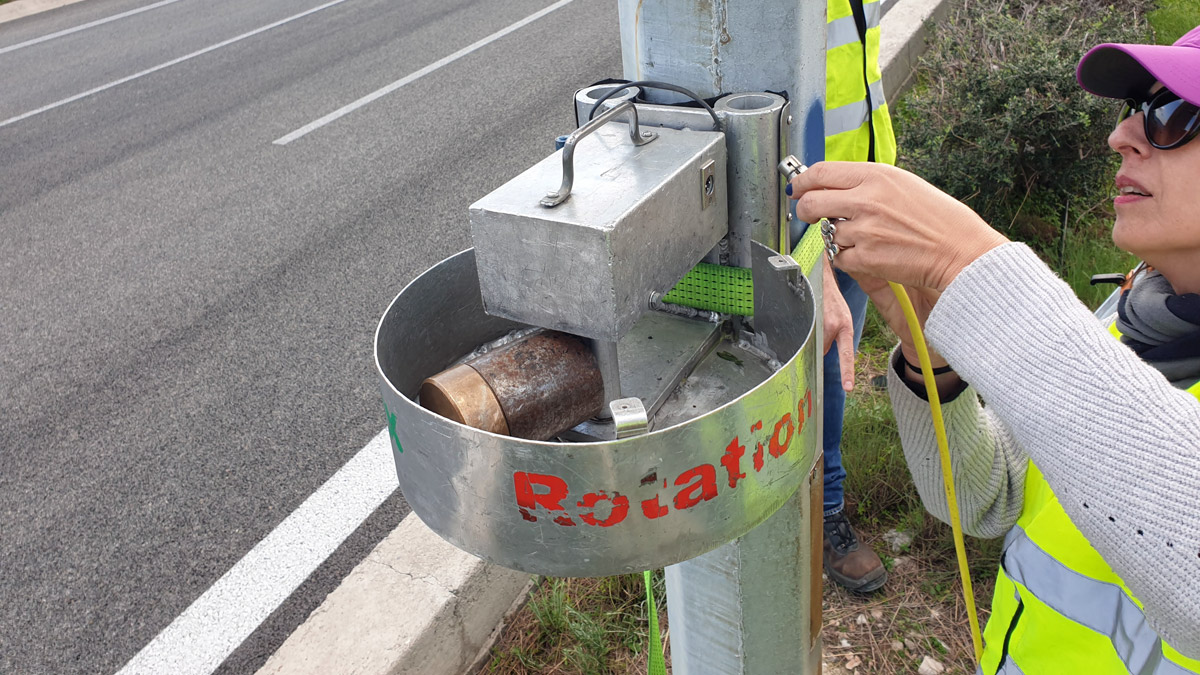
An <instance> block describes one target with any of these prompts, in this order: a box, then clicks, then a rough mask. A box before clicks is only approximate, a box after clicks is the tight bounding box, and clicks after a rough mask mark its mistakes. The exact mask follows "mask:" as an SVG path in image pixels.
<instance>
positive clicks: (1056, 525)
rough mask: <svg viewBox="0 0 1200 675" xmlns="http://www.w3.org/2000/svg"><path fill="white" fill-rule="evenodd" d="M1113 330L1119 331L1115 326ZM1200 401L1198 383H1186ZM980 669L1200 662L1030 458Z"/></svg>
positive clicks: (1159, 670) (1098, 668)
mask: <svg viewBox="0 0 1200 675" xmlns="http://www.w3.org/2000/svg"><path fill="white" fill-rule="evenodd" d="M1109 330H1110V332H1112V333H1113V334H1114V335H1117V336H1119V335H1120V333H1118V332H1117V330H1116V323H1115V322H1114V323H1113V324H1112V325H1111V326H1110V328H1109ZM1188 393H1190V394H1192V395H1193V396H1195V397H1196V398H1198V399H1200V383H1197V384H1195V385H1193V386H1192V387H1191V388H1189V389H1188ZM1000 560H1001V563H1000V573H999V574H998V575H997V577H996V590H995V594H994V595H993V597H992V616H991V618H990V619H988V624H987V628H986V629H985V630H984V632H983V637H984V640H985V642H986V647H985V648H984V650H983V660H982V663H981V664H980V670H981V672H983V673H986V674H987V675H992V673H1004V674H1005V675H1011V674H1013V673H1024V674H1025V675H1038V674H1039V673H1054V674H1056V675H1057V674H1058V673H1084V674H1086V675H1110V674H1112V675H1117V674H1118V673H1119V674H1120V675H1126V674H1127V673H1138V674H1139V675H1167V674H1170V675H1183V674H1184V673H1200V660H1197V659H1189V658H1187V657H1185V656H1183V655H1182V654H1180V653H1179V652H1178V651H1176V650H1175V649H1173V648H1172V647H1171V645H1169V644H1167V643H1166V642H1164V641H1163V640H1162V638H1160V637H1159V636H1158V634H1157V633H1155V632H1154V630H1153V629H1152V628H1150V626H1149V624H1148V623H1146V617H1145V615H1144V614H1143V613H1142V604H1141V603H1140V602H1138V599H1137V598H1136V597H1134V595H1133V593H1131V592H1130V591H1129V588H1128V587H1126V586H1125V582H1123V581H1122V580H1121V578H1120V577H1119V576H1117V574H1116V573H1115V572H1113V570H1112V568H1111V567H1110V566H1109V565H1108V563H1107V562H1105V560H1104V558H1102V557H1101V556H1100V554H1099V553H1097V552H1096V549H1095V548H1093V547H1092V545H1091V543H1090V542H1088V540H1087V538H1086V537H1085V536H1084V535H1083V533H1082V532H1080V531H1079V528H1077V527H1075V524H1074V523H1072V522H1071V519H1070V517H1069V516H1068V515H1067V512H1066V511H1064V510H1063V508H1062V505H1060V504H1059V502H1058V497H1056V496H1055V495H1054V491H1053V490H1052V489H1051V488H1050V485H1049V484H1048V483H1047V482H1046V479H1045V478H1044V477H1043V476H1042V473H1041V471H1039V470H1038V468H1037V466H1035V465H1034V464H1033V462H1032V461H1031V462H1030V463H1029V467H1028V471H1027V473H1026V474H1025V503H1024V508H1023V509H1022V511H1021V517H1020V518H1019V519H1018V520H1017V524H1016V525H1015V526H1013V528H1012V530H1010V531H1009V533H1008V535H1007V536H1006V537H1005V541H1004V554H1003V556H1002V557H1001V559H1000Z"/></svg>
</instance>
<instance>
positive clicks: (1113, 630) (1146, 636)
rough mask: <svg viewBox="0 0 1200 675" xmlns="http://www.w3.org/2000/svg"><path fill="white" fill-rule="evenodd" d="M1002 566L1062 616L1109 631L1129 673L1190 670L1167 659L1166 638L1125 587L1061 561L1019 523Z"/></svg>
mask: <svg viewBox="0 0 1200 675" xmlns="http://www.w3.org/2000/svg"><path fill="white" fill-rule="evenodd" d="M1004 571H1005V573H1006V574H1007V575H1008V578H1009V579H1011V580H1012V581H1014V582H1016V583H1018V584H1020V585H1022V586H1024V587H1025V588H1026V589H1028V590H1029V592H1030V593H1032V594H1034V595H1035V596H1037V599H1038V600H1040V601H1042V602H1044V603H1045V604H1046V605H1047V606H1049V607H1050V608H1051V609H1053V610H1054V611H1056V612H1058V613H1059V614H1061V615H1062V616H1063V617H1064V618H1067V619H1070V620H1072V621H1074V622H1076V623H1078V624H1081V625H1083V626H1087V627H1088V628H1090V629H1092V630H1094V631H1096V632H1097V633H1099V634H1101V635H1104V636H1106V637H1107V638H1108V639H1109V641H1110V642H1111V643H1112V646H1113V649H1114V650H1115V651H1116V653H1117V656H1118V657H1119V658H1120V659H1121V661H1122V662H1123V663H1124V664H1125V667H1126V668H1127V669H1128V670H1129V672H1131V673H1145V674H1146V675H1150V674H1152V673H1153V674H1154V675H1183V674H1185V673H1188V672H1189V671H1187V670H1185V669H1184V668H1183V667H1182V666H1179V665H1177V664H1174V663H1171V662H1170V661H1168V660H1166V659H1165V658H1163V643H1162V640H1161V639H1160V638H1159V637H1158V634H1157V633H1155V632H1154V629H1153V628H1151V627H1150V624H1148V623H1146V617H1145V615H1144V614H1142V609H1141V608H1140V607H1138V606H1137V603H1135V602H1134V601H1133V599H1132V598H1130V597H1129V596H1128V595H1127V594H1126V593H1125V591H1124V590H1123V589H1122V587H1121V586H1119V585H1117V584H1110V583H1105V582H1102V581H1097V580H1095V579H1092V578H1090V577H1087V576H1084V575H1082V574H1080V573H1078V572H1076V571H1074V570H1072V569H1071V568H1069V567H1067V566H1066V565H1063V564H1062V563H1060V562H1059V561H1058V560H1055V559H1054V557H1053V556H1051V555H1050V554H1048V553H1046V552H1045V551H1043V550H1042V549H1041V548H1040V547H1039V546H1038V545H1037V544H1035V543H1034V542H1033V540H1032V539H1030V538H1029V536H1028V535H1027V534H1026V533H1025V530H1023V529H1022V528H1021V527H1019V526H1018V527H1014V528H1013V529H1012V530H1011V531H1009V533H1008V536H1007V537H1005V544H1004ZM1001 672H1004V671H1003V670H1001Z"/></svg>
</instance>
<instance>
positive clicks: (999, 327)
mask: <svg viewBox="0 0 1200 675" xmlns="http://www.w3.org/2000/svg"><path fill="white" fill-rule="evenodd" d="M926 337H927V339H928V340H929V343H930V345H932V346H933V347H934V348H935V349H937V350H938V351H939V352H940V353H941V354H942V355H943V356H945V357H946V360H947V361H949V362H950V364H951V365H953V366H954V368H955V370H956V372H958V373H959V374H960V375H961V376H962V378H963V379H964V380H965V381H967V382H969V383H970V384H971V386H970V387H968V388H967V389H966V390H965V391H964V392H963V393H962V394H960V395H959V396H958V397H957V398H955V399H954V400H953V401H951V402H950V403H948V404H945V405H944V406H943V412H944V415H945V419H946V432H947V436H948V438H949V441H950V451H951V468H952V469H953V474H954V480H955V485H956V488H957V494H958V501H959V508H960V510H961V516H962V523H963V528H964V530H965V531H966V532H967V533H968V534H971V535H974V536H979V537H999V536H1002V535H1004V534H1005V533H1006V532H1007V531H1008V529H1009V528H1011V527H1012V526H1013V524H1014V523H1015V522H1016V520H1017V517H1018V516H1019V515H1020V512H1021V503H1022V496H1023V489H1024V483H1025V469H1026V466H1027V460H1028V459H1032V460H1033V461H1034V463H1036V464H1037V466H1038V468H1039V469H1040V470H1041V471H1042V473H1043V475H1044V476H1045V477H1046V481H1047V482H1049V483H1050V486H1051V487H1052V488H1053V489H1054V492H1055V494H1056V495H1057V496H1058V498H1059V501H1060V502H1061V504H1062V506H1063V508H1064V509H1065V510H1066V512H1067V514H1068V515H1069V516H1070V517H1071V520H1072V521H1073V522H1074V523H1075V525H1076V527H1078V528H1079V529H1080V531H1082V532H1083V534H1084V535H1085V536H1086V537H1087V538H1088V541H1090V542H1091V543H1092V545H1093V546H1094V547H1095V548H1096V550H1097V551H1098V552H1099V553H1100V554H1101V555H1102V556H1103V557H1104V559H1105V560H1106V561H1108V563H1109V565H1111V566H1112V568H1113V570H1114V571H1115V572H1116V573H1117V574H1118V575H1120V577H1121V578H1122V579H1123V580H1124V581H1125V584H1126V585H1127V586H1128V587H1129V589H1130V590H1131V591H1133V593H1134V595H1136V596H1137V598H1138V599H1139V600H1140V601H1141V602H1142V603H1143V604H1144V609H1145V614H1146V618H1147V620H1148V621H1149V623H1150V625H1151V626H1152V627H1153V628H1154V630H1155V631H1157V632H1158V634H1159V635H1160V636H1161V637H1162V638H1163V639H1164V640H1166V641H1167V642H1168V643H1169V644H1171V645H1172V646H1174V647H1175V648H1176V649H1178V650H1179V651H1180V652H1182V653H1183V654H1185V655H1187V656H1189V657H1192V658H1200V401H1197V400H1196V398H1195V397H1193V396H1191V395H1190V394H1188V393H1187V392H1185V391H1181V390H1179V389H1175V388H1173V387H1172V386H1171V385H1170V384H1169V383H1168V382H1167V380H1166V379H1165V378H1164V377H1163V376H1162V375H1160V374H1159V373H1158V371H1156V370H1154V368H1152V367H1150V366H1148V365H1146V364H1145V363H1143V362H1142V361H1141V360H1140V359H1139V358H1138V357H1137V355H1135V354H1134V353H1133V352H1132V351H1130V350H1129V349H1128V348H1126V347H1125V346H1124V345H1122V344H1121V343H1120V342H1119V341H1118V340H1116V339H1114V338H1113V336H1112V335H1111V334H1109V332H1108V331H1107V330H1106V328H1105V327H1104V326H1103V325H1101V324H1100V322H1099V321H1097V320H1096V319H1095V318H1094V317H1093V316H1092V314H1091V313H1090V312H1089V311H1088V309H1087V308H1086V307H1084V305H1083V304H1082V303H1080V302H1079V300H1078V299H1076V297H1075V296H1074V294H1073V293H1072V292H1071V290H1070V288H1069V287H1068V286H1067V285H1066V284H1065V283H1063V282H1062V281H1061V280H1059V279H1058V278H1057V277H1055V276H1054V273H1053V272H1051V271H1050V269H1049V268H1047V267H1046V266H1045V265H1044V264H1042V262H1041V261H1040V260H1038V258H1037V256H1035V255H1034V253H1033V252H1032V251H1031V250H1030V249H1029V248H1028V247H1026V246H1025V245H1023V244H1017V243H1010V244H1005V245H1003V246H1000V247H998V248H996V249H993V250H992V251H990V252H988V253H987V254H986V255H984V256H983V257H981V258H979V259H978V260H976V261H975V262H974V263H972V264H971V265H970V266H969V267H967V268H966V269H965V270H963V271H962V272H961V273H960V274H959V275H958V277H957V278H956V279H955V280H954V282H953V283H951V284H950V286H949V287H948V288H947V289H946V292H945V293H944V294H943V295H942V297H941V299H940V300H939V301H938V303H937V305H936V306H935V307H934V310H933V312H932V314H931V315H930V317H929V321H928V323H927V325H926ZM889 373H890V374H889V382H888V391H889V392H891V398H892V406H893V408H894V410H895V413H896V421H897V424H898V426H899V429H900V436H901V439H902V442H903V445H904V455H905V458H906V459H907V461H908V466H909V469H910V470H911V471H912V475H913V480H914V482H915V483H916V486H917V490H918V491H919V492H920V494H921V499H922V500H923V501H924V502H925V505H926V507H927V508H928V509H929V510H930V512H931V513H933V514H934V515H935V516H936V517H938V518H939V519H941V520H942V521H948V519H949V516H948V509H947V506H946V498H945V495H944V492H943V488H942V475H941V462H940V460H939V459H938V451H937V444H936V442H935V440H934V433H933V426H932V423H931V421H930V415H929V404H928V403H926V402H925V401H924V400H923V399H922V398H921V397H919V396H917V395H915V394H913V393H912V391H910V390H909V389H908V387H907V386H905V385H904V384H903V383H902V382H901V380H900V378H899V376H898V375H897V374H896V372H895V371H894V369H889ZM981 398H982V399H983V400H984V401H986V402H987V405H986V406H984V405H982V404H981V403H980V399H981ZM1084 502H1087V503H1088V505H1089V507H1090V508H1087V509H1085V508H1083V507H1082V504H1083V503H1084ZM1139 530H1140V531H1141V532H1142V533H1143V534H1140V535H1139V533H1138V532H1139Z"/></svg>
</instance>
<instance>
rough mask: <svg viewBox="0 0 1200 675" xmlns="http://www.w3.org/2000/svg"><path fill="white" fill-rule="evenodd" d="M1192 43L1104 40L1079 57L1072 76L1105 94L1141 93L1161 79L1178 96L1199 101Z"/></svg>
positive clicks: (1199, 79) (1199, 53)
mask: <svg viewBox="0 0 1200 675" xmlns="http://www.w3.org/2000/svg"><path fill="white" fill-rule="evenodd" d="M1198 56H1200V50H1198V49H1196V48H1195V47H1190V46H1188V47H1184V46H1175V45H1170V46H1168V45H1132V44H1113V43H1106V44H1102V45H1097V46H1095V47H1092V48H1091V49H1090V50H1088V52H1087V53H1086V54H1084V55H1083V58H1082V59H1080V60H1079V67H1078V68H1077V69H1076V70H1075V78H1076V79H1077V80H1078V81H1079V85H1080V86H1081V87H1083V88H1084V89H1086V90H1088V91H1090V92H1092V93H1093V94H1096V95H1097V96H1105V97H1108V98H1137V97H1140V96H1144V95H1145V94H1146V93H1147V92H1149V91H1150V88H1151V87H1153V86H1154V83H1155V82H1162V83H1163V85H1164V86H1165V87H1166V88H1167V89H1170V90H1171V91H1173V92H1175V93H1176V94H1178V95H1179V96H1180V97H1181V98H1183V99H1185V100H1187V101H1189V102H1191V103H1197V104H1200V77H1198V76H1197V70H1198V69H1197V62H1198V60H1200V59H1198V58H1197V57H1198Z"/></svg>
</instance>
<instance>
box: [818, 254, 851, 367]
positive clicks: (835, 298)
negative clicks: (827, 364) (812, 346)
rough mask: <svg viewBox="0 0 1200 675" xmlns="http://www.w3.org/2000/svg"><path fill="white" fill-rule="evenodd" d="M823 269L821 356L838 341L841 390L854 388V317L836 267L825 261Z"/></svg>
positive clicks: (823, 261)
mask: <svg viewBox="0 0 1200 675" xmlns="http://www.w3.org/2000/svg"><path fill="white" fill-rule="evenodd" d="M821 267H822V268H823V269H824V270H825V271H824V274H823V276H822V281H821V284H822V287H821V290H822V293H823V299H822V303H821V321H822V326H823V328H824V336H825V345H824V349H823V350H822V353H824V354H828V353H829V348H830V347H832V346H833V343H834V342H835V341H836V342H837V344H838V366H839V367H840V370H841V372H842V389H844V390H846V391H852V390H853V389H854V316H853V315H851V314H850V307H849V305H847V304H846V298H844V297H842V291H841V289H839V288H838V283H837V277H836V276H834V274H833V266H832V265H830V264H829V260H828V259H827V258H822V263H821Z"/></svg>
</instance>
